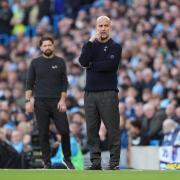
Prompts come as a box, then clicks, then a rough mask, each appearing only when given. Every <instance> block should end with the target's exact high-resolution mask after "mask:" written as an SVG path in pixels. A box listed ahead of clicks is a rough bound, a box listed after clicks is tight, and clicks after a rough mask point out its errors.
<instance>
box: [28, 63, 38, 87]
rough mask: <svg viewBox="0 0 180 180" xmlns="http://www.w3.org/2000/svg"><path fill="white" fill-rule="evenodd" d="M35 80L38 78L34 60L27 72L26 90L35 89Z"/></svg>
mask: <svg viewBox="0 0 180 180" xmlns="http://www.w3.org/2000/svg"><path fill="white" fill-rule="evenodd" d="M35 80H36V73H35V67H34V64H33V61H32V62H31V64H30V66H29V70H28V72H27V78H26V90H33V88H34V85H35Z"/></svg>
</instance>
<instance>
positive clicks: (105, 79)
mask: <svg viewBox="0 0 180 180" xmlns="http://www.w3.org/2000/svg"><path fill="white" fill-rule="evenodd" d="M121 52H122V47H121V45H120V44H118V43H116V42H114V41H113V40H112V39H110V40H109V41H107V42H106V43H100V42H99V41H97V40H96V41H94V42H90V41H88V42H87V43H85V44H84V46H83V48H82V52H81V55H80V58H79V62H80V64H81V65H82V66H83V67H86V71H87V72H86V86H85V91H88V92H96V91H107V90H115V91H118V88H117V70H118V67H119V64H120V58H121Z"/></svg>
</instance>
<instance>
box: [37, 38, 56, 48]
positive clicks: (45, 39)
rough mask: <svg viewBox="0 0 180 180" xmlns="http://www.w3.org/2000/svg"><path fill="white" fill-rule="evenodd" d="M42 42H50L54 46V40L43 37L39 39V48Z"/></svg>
mask: <svg viewBox="0 0 180 180" xmlns="http://www.w3.org/2000/svg"><path fill="white" fill-rule="evenodd" d="M43 41H51V42H52V44H54V40H53V38H52V37H50V36H43V37H42V38H41V39H40V41H39V46H41V45H42V43H43Z"/></svg>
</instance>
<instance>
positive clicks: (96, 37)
mask: <svg viewBox="0 0 180 180" xmlns="http://www.w3.org/2000/svg"><path fill="white" fill-rule="evenodd" d="M98 38H99V34H98V33H97V32H96V34H94V35H92V36H91V37H90V39H89V41H90V42H94V41H95V40H96V39H98Z"/></svg>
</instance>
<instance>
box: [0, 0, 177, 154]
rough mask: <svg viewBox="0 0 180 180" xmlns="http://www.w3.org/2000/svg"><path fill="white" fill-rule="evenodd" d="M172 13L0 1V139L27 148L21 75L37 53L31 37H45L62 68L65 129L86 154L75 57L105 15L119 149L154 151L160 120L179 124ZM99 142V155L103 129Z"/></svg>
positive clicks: (157, 8)
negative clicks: (114, 67)
mask: <svg viewBox="0 0 180 180" xmlns="http://www.w3.org/2000/svg"><path fill="white" fill-rule="evenodd" d="M179 9H180V1H179V0H119V1H118V0H104V1H102V0H96V1H92V0H89V1H88V0H84V1H83V0H75V1H65V0H64V1H63V0H54V1H51V0H31V1H28V0H9V1H8V0H1V1H0V140H1V141H2V140H3V141H5V142H8V144H10V145H12V147H13V148H14V149H15V150H16V151H17V152H18V153H22V152H29V151H31V150H32V138H33V134H35V133H36V122H35V120H34V116H33V114H26V113H25V110H24V102H25V99H24V90H25V80H26V73H27V68H28V66H29V64H30V62H31V60H32V59H33V58H35V57H36V56H38V55H39V53H40V51H39V47H38V41H39V38H40V37H41V36H42V35H44V34H46V35H47V34H49V35H51V36H53V37H54V38H55V47H56V49H55V52H56V54H57V55H59V56H61V57H63V58H64V59H65V61H66V64H67V74H68V82H69V87H68V92H67V93H68V97H67V108H68V111H67V113H68V117H69V123H70V126H71V131H72V132H73V135H75V136H76V138H77V139H78V142H79V144H80V145H81V150H82V152H83V153H86V152H87V151H88V147H87V143H86V142H87V137H86V122H85V117H84V107H83V105H84V101H83V95H84V91H83V87H84V85H85V73H84V70H83V69H82V68H81V67H80V65H79V63H78V57H79V55H80V50H81V47H82V45H83V43H84V42H85V41H87V40H88V39H89V37H90V36H91V35H92V34H93V33H94V32H95V23H96V18H97V17H98V16H100V15H107V16H109V17H110V18H111V20H112V34H111V35H112V38H113V39H114V40H115V41H116V42H118V43H121V44H122V46H123V52H122V57H121V65H120V67H119V70H118V88H119V111H120V120H121V121H122V122H121V124H120V128H121V129H122V132H121V138H120V139H121V142H122V147H123V148H126V149H128V146H129V144H132V145H160V144H161V142H162V140H163V135H164V134H165V131H163V126H165V125H163V123H164V122H165V120H166V119H171V120H172V121H173V122H175V123H176V126H177V127H178V126H179V125H180V11H179ZM167 126H168V124H167V123H166V128H167ZM50 129H51V131H52V137H53V141H52V142H53V143H54V142H56V141H58V139H57V138H56V136H54V133H55V132H56V131H55V130H54V127H53V125H52V126H51V127H50ZM100 136H101V137H102V147H103V148H104V149H105V150H106V146H107V143H106V129H105V128H104V126H103V125H102V127H101V129H100ZM127 142H128V143H127ZM53 143H52V144H53Z"/></svg>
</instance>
